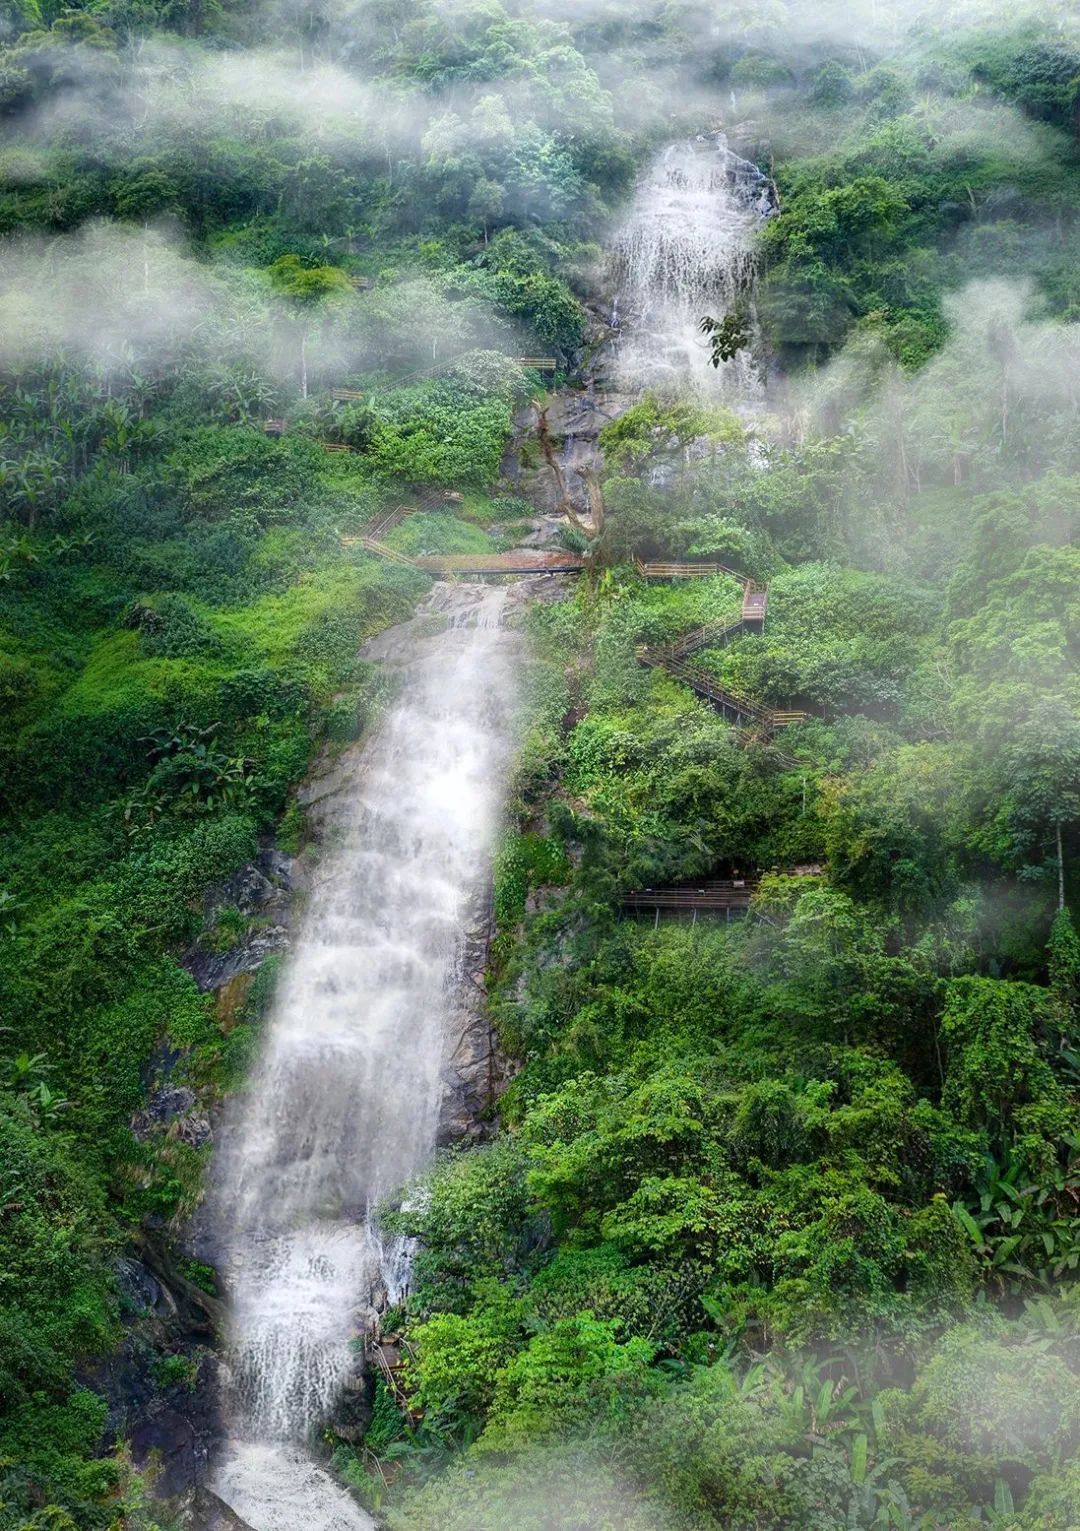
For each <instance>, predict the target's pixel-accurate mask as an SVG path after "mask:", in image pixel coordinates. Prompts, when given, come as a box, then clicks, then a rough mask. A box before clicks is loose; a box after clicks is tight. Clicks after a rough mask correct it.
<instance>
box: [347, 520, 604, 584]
mask: <svg viewBox="0 0 1080 1531" xmlns="http://www.w3.org/2000/svg"><path fill="white" fill-rule="evenodd" d="M399 519H400V518H399ZM341 542H342V546H343V547H362V548H363V549H364V550H365V552H368V553H374V554H376V556H377V557H379V558H385V559H386V560H387V562H388V563H396V564H406V565H408V566H409V567H410V568H412V569H422V570H423V571H424V573H425V574H432V575H434V576H435V578H436V579H451V578H453V577H454V576H456V575H460V576H468V577H471V578H477V577H480V578H483V577H484V576H486V575H497V574H519V575H523V574H580V573H581V571H582V569H583V568H584V567H585V562H586V561H585V558H584V557H583V556H582V554H580V553H563V552H555V551H551V552H543V551H539V550H538V551H536V552H530V551H529V550H528V549H526V550H524V551H517V552H513V553H447V554H432V555H423V556H419V557H416V558H410V557H409V555H408V554H407V553H399V552H398V551H397V549H396V548H391V547H387V545H386V543H385V542H380V541H378V540H377V538H375V537H342V539H341Z"/></svg>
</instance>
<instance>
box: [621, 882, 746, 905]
mask: <svg viewBox="0 0 1080 1531" xmlns="http://www.w3.org/2000/svg"><path fill="white" fill-rule="evenodd" d="M760 882H761V879H760V877H756V876H755V877H729V878H721V879H719V880H718V881H712V882H702V883H699V884H698V885H697V886H696V887H695V886H692V885H686V884H680V885H678V886H677V887H673V888H636V889H635V890H634V891H633V892H632V893H625V894H624V895H623V897H622V898H621V899H620V901H619V902H620V906H621V907H622V908H623V909H624V910H625V911H626V912H627V913H630V914H638V913H649V914H652V913H657V914H659V913H676V914H677V913H680V912H693V913H706V912H707V913H720V914H728V915H730V913H731V912H732V910H734V911H735V912H736V913H738V914H745V913H746V911H747V910H748V909H749V907H750V900H751V899H752V898H753V896H754V894H755V893H756V891H757V888H758V885H759V883H760Z"/></svg>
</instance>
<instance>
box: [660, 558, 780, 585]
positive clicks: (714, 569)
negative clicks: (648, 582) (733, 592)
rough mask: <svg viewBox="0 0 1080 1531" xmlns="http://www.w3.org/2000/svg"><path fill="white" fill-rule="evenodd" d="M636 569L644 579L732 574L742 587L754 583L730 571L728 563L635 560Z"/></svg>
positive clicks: (700, 577)
mask: <svg viewBox="0 0 1080 1531" xmlns="http://www.w3.org/2000/svg"><path fill="white" fill-rule="evenodd" d="M634 568H635V569H636V570H637V572H638V573H639V574H640V575H641V577H642V579H712V578H713V577H714V576H715V575H717V574H730V575H731V577H732V579H737V580H738V581H739V584H740V585H746V586H749V585H751V584H752V583H753V581H752V580H748V579H747V577H746V575H745V574H740V573H739V571H738V569H730V568H729V567H728V565H727V564H726V563H716V562H711V561H710V562H708V563H660V562H657V561H655V560H651V561H648V562H646V561H645V560H644V559H641V558H635V559H634ZM755 588H757V587H755Z"/></svg>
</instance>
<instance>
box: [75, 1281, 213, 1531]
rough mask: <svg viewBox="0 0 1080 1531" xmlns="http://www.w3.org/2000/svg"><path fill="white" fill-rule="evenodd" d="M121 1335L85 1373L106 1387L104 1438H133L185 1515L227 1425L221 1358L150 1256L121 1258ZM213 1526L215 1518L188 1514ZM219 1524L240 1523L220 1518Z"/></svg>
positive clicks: (138, 1459) (136, 1452)
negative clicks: (154, 1268) (224, 1422)
mask: <svg viewBox="0 0 1080 1531" xmlns="http://www.w3.org/2000/svg"><path fill="white" fill-rule="evenodd" d="M116 1282H117V1288H118V1291H119V1293H120V1301H121V1310H122V1322H123V1327H124V1336H123V1339H122V1340H121V1342H120V1344H119V1345H118V1346H117V1348H116V1350H115V1351H114V1352H113V1354H112V1355H111V1356H109V1357H108V1359H107V1360H106V1361H105V1362H104V1363H103V1364H102V1365H101V1366H100V1367H99V1368H97V1369H96V1370H95V1371H94V1372H92V1373H91V1374H89V1375H88V1376H87V1377H86V1378H85V1380H86V1382H87V1384H88V1385H89V1386H90V1387H92V1388H94V1389H95V1390H96V1391H97V1392H99V1393H101V1394H103V1395H104V1397H105V1399H106V1401H107V1404H108V1410H109V1412H108V1416H107V1419H106V1427H105V1434H104V1440H105V1441H106V1442H110V1441H112V1440H114V1439H117V1438H120V1439H125V1440H127V1441H128V1443H129V1445H130V1449H131V1455H132V1460H133V1462H134V1463H135V1466H136V1467H139V1468H144V1469H147V1470H148V1471H149V1472H150V1473H151V1475H152V1480H153V1487H154V1492H155V1494H156V1495H158V1496H160V1497H162V1498H167V1499H169V1500H170V1501H172V1504H173V1506H174V1507H175V1509H176V1510H177V1511H178V1512H179V1513H180V1514H181V1517H182V1518H183V1517H184V1515H185V1513H186V1511H187V1510H188V1508H189V1507H190V1506H191V1505H192V1504H193V1503H194V1500H195V1498H196V1497H197V1496H198V1495H199V1493H200V1492H201V1490H202V1487H203V1485H204V1484H205V1482H206V1479H207V1476H208V1468H209V1462H210V1459H211V1455H212V1453H213V1451H214V1450H215V1449H216V1444H217V1441H218V1439H219V1438H220V1434H221V1430H222V1420H221V1414H220V1409H219V1396H220V1391H221V1390H220V1377H219V1366H218V1362H217V1359H216V1357H215V1356H214V1354H213V1352H212V1351H210V1350H208V1349H207V1348H206V1345H205V1338H204V1337H202V1336H197V1335H195V1334H193V1333H192V1330H191V1328H190V1325H189V1316H190V1315H189V1314H188V1312H187V1311H186V1304H185V1303H184V1302H183V1301H182V1300H178V1298H177V1295H176V1294H174V1293H173V1292H172V1291H170V1289H169V1287H168V1285H167V1284H166V1283H165V1282H164V1281H163V1280H161V1279H159V1276H158V1275H156V1274H155V1273H154V1271H152V1270H151V1269H150V1267H149V1266H148V1265H147V1264H146V1263H145V1261H143V1260H140V1259H137V1258H136V1257H135V1256H133V1255H128V1256H125V1257H124V1258H123V1259H121V1260H119V1261H117V1265H116ZM191 1524H197V1525H199V1526H200V1527H203V1526H204V1525H205V1531H215V1526H216V1525H217V1524H218V1523H215V1522H213V1521H206V1522H203V1521H198V1522H191ZM219 1524H220V1531H236V1528H235V1527H232V1526H230V1524H229V1522H228V1521H221V1522H220V1523H219Z"/></svg>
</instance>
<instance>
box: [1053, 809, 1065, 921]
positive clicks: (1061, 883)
mask: <svg viewBox="0 0 1080 1531" xmlns="http://www.w3.org/2000/svg"><path fill="white" fill-rule="evenodd" d="M1054 827H1055V829H1056V831H1057V864H1058V909H1059V911H1060V910H1062V909H1064V907H1065V853H1064V851H1063V850H1062V846H1061V820H1060V819H1058V821H1057V824H1056V825H1055V826H1054Z"/></svg>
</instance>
